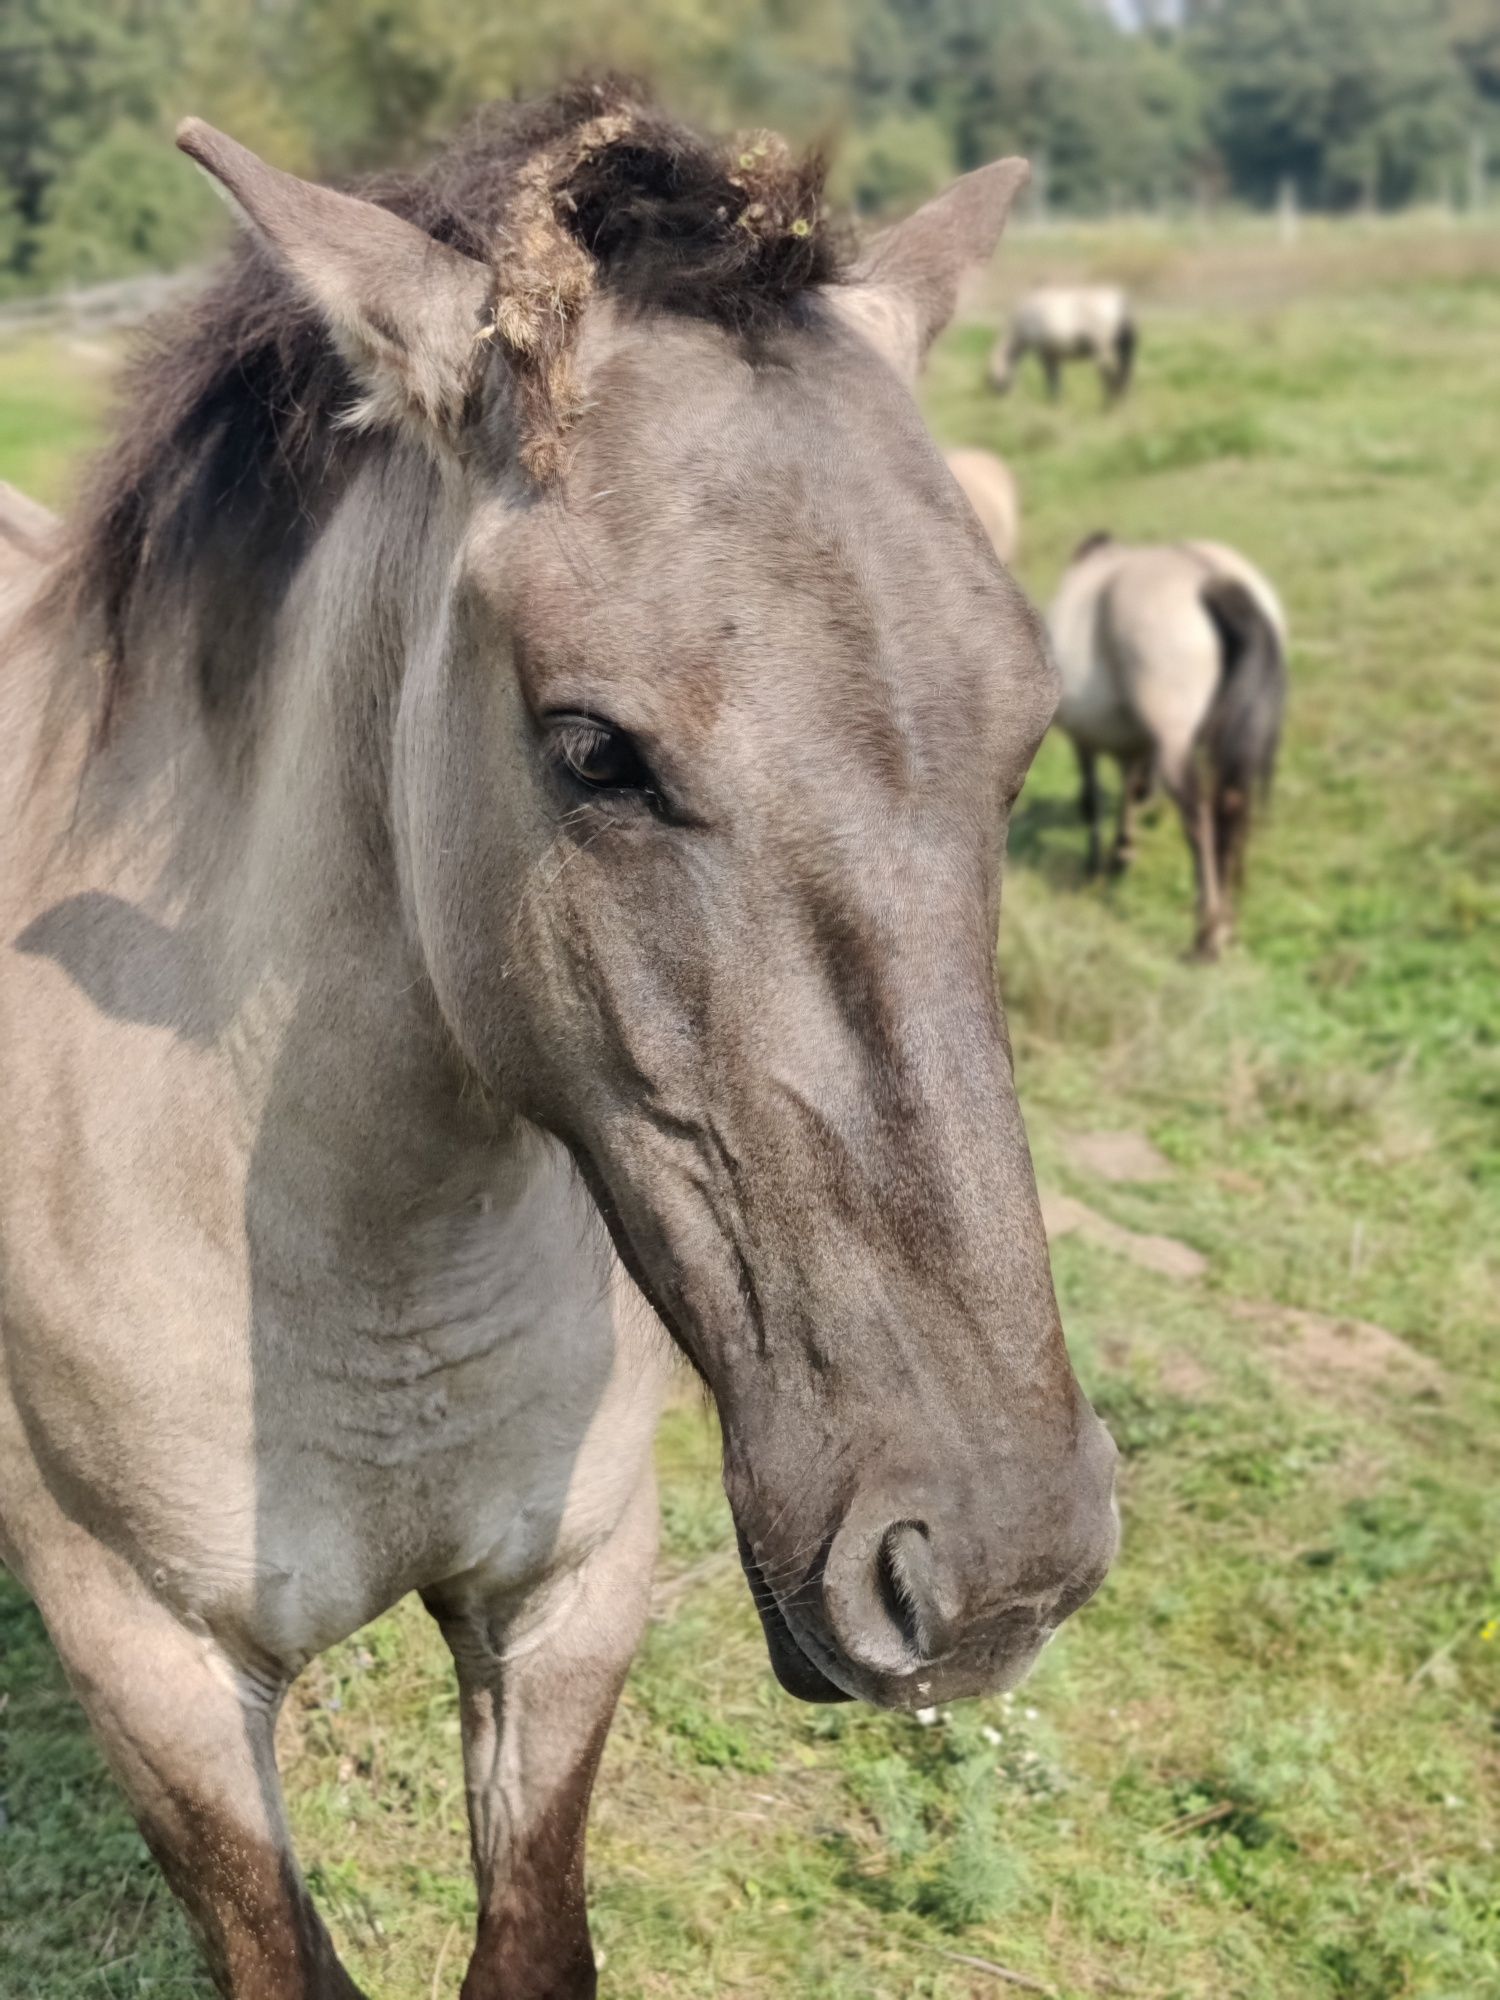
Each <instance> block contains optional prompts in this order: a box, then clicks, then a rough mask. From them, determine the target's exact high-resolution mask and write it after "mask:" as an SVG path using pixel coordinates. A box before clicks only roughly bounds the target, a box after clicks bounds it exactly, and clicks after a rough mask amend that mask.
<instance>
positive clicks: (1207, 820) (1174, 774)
mask: <svg viewBox="0 0 1500 2000" xmlns="http://www.w3.org/2000/svg"><path fill="white" fill-rule="evenodd" d="M1162 782H1163V783H1164V785H1165V786H1166V789H1167V791H1168V793H1169V794H1170V796H1171V799H1172V801H1173V803H1174V804H1175V806H1176V807H1177V810H1178V812H1179V814H1180V815H1181V817H1182V827H1183V831H1184V833H1185V834H1186V835H1187V841H1188V846H1189V848H1190V849H1191V850H1192V856H1193V873H1194V877H1195V879H1196V882H1197V892H1198V913H1197V917H1198V920H1197V935H1196V938H1195V941H1194V946H1193V956H1194V957H1195V958H1200V959H1203V960H1205V961H1212V960H1213V959H1216V958H1217V957H1218V956H1219V954H1220V952H1221V951H1222V950H1223V948H1224V946H1225V944H1226V943H1227V942H1228V940H1229V935H1230V929H1231V920H1230V913H1229V905H1228V902H1227V900H1226V898H1225V895H1224V889H1223V884H1222V882H1221V880H1220V877H1219V863H1218V851H1217V843H1216V841H1215V829H1214V801H1213V797H1212V795H1211V793H1210V791H1209V790H1208V788H1207V787H1206V786H1205V785H1204V784H1203V781H1202V777H1201V774H1200V772H1199V769H1198V764H1197V760H1196V759H1195V758H1194V757H1193V756H1192V755H1191V753H1188V754H1184V755H1182V756H1180V757H1174V758H1172V759H1170V760H1167V759H1164V760H1163V766H1162Z"/></svg>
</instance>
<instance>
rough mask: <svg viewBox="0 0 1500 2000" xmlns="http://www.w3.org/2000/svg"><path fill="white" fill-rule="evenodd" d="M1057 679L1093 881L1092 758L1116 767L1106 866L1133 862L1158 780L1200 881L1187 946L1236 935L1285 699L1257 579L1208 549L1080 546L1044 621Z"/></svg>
mask: <svg viewBox="0 0 1500 2000" xmlns="http://www.w3.org/2000/svg"><path fill="white" fill-rule="evenodd" d="M1050 624H1051V630H1052V644H1053V648H1054V651H1055V652H1056V655H1057V662H1058V665H1059V666H1060V667H1061V669H1062V677H1063V697H1062V702H1061V705H1060V706H1059V708H1058V712H1057V720H1058V724H1059V726H1060V727H1061V728H1063V729H1064V730H1066V732H1067V733H1068V735H1069V736H1070V737H1071V738H1072V739H1073V744H1074V747H1075V748H1076V750H1077V752H1078V762H1079V767H1080V770H1081V772H1082V776H1083V793H1082V808H1083V816H1084V821H1085V823H1086V825H1087V827H1088V837H1089V867H1090V869H1091V870H1092V871H1097V870H1098V868H1099V865H1100V850H1099V807H1100V799H1099V785H1098V776H1097V763H1098V759H1099V757H1100V755H1101V754H1103V755H1108V756H1112V757H1114V758H1115V759H1117V761H1118V763H1119V766H1120V778H1121V787H1120V818H1119V827H1118V830H1117V832H1116V836H1115V845H1114V865H1115V867H1116V868H1121V869H1123V868H1125V867H1127V866H1128V865H1129V862H1130V860H1131V857H1132V854H1133V852H1134V833H1133V827H1132V819H1133V813H1134V809H1135V806H1136V805H1137V804H1138V803H1139V802H1140V801H1141V800H1142V799H1144V798H1145V797H1146V796H1147V795H1148V794H1149V792H1150V790H1151V787H1152V784H1153V783H1154V782H1155V780H1156V779H1158V778H1159V779H1160V780H1161V782H1162V784H1163V785H1164V786H1165V788H1166V790H1167V792H1168V794H1169V795H1170V796H1171V798H1172V799H1173V801H1174V802H1175V804H1176V805H1177V808H1178V810H1179V811H1180V813H1181V815H1182V823H1183V826H1184V828H1185V829H1186V832H1187V837H1188V844H1189V846H1190V847H1191V848H1192V851H1193V863H1194V867H1195V869H1196V872H1197V881H1198V932H1197V950H1198V952H1199V954H1200V956H1202V957H1205V958H1214V957H1217V956H1218V953H1219V950H1220V948H1221V947H1222V945H1223V944H1224V943H1225V941H1226V940H1227V939H1228V937H1229V936H1230V934H1231V932H1232V930H1233V927H1234V912H1233V907H1232V901H1231V898H1232V895H1233V892H1235V891H1236V890H1238V889H1239V887H1240V886H1241V883H1242V880H1243V876H1244V861H1245V844H1246V841H1247V839H1248V837H1249V832H1250V818H1251V810H1252V806H1253V804H1254V801H1255V799H1256V797H1257V795H1264V794H1265V793H1266V792H1268V791H1269V789H1270V785H1271V778H1272V773H1273V771H1274V769H1275V764H1276V752H1277V747H1278V745H1279V742H1280V738H1281V724H1282V713H1283V710H1284V707H1285V703H1286V619H1285V616H1284V614H1283V612H1282V608H1281V604H1280V602H1279V600H1278V598H1277V596H1276V593H1275V591H1274V590H1273V589H1272V588H1271V586H1270V584H1269V583H1268V582H1267V581H1266V579H1265V577H1263V576H1262V575H1261V573H1260V572H1259V570H1257V569H1255V568H1254V567H1253V565H1252V564H1250V563H1248V562H1247V561H1246V560H1245V558H1244V557H1243V556H1241V555H1237V554H1236V553H1235V551H1234V550H1233V549H1228V548H1224V547H1223V546H1222V545H1221V544H1219V543H1217V542H1183V543H1181V544H1178V545H1176V546H1167V547H1134V548H1133V547H1130V546H1127V545H1126V544H1124V543H1120V542H1116V541H1112V540H1111V539H1110V538H1109V536H1107V535H1100V536H1096V537H1095V538H1094V539H1093V540H1091V541H1088V542H1085V543H1084V545H1083V547H1082V548H1081V549H1080V550H1079V552H1078V554H1077V555H1076V556H1075V557H1074V559H1073V563H1072V566H1071V567H1070V568H1069V570H1068V572H1067V574H1066V575H1065V577H1064V578H1063V582H1062V587H1061V589H1060V590H1059V592H1058V595H1057V598H1056V601H1055V602H1054V604H1053V606H1052V611H1051V614H1050Z"/></svg>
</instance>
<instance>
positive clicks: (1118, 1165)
mask: <svg viewBox="0 0 1500 2000" xmlns="http://www.w3.org/2000/svg"><path fill="white" fill-rule="evenodd" d="M1066 1150H1067V1155H1068V1161H1069V1164H1070V1165H1072V1166H1074V1167H1076V1168H1077V1169H1078V1171H1079V1172H1080V1173H1082V1174H1092V1175H1093V1176H1094V1178H1095V1179H1096V1180H1101V1181H1113V1182H1116V1183H1125V1184H1130V1185H1140V1184H1143V1183H1147V1182H1151V1181H1165V1180H1170V1179H1171V1177H1172V1162H1171V1161H1170V1160H1169V1159H1168V1158H1167V1156H1166V1154H1165V1153H1159V1152H1158V1151H1157V1149H1156V1148H1155V1146H1153V1145H1152V1143H1151V1141H1150V1140H1149V1139H1148V1138H1147V1137H1146V1135H1145V1133H1144V1132H1075V1133H1074V1134H1073V1135H1072V1137H1071V1138H1070V1139H1069V1140H1068V1141H1067V1146H1066Z"/></svg>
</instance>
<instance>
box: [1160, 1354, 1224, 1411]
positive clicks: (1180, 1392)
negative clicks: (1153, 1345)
mask: <svg viewBox="0 0 1500 2000" xmlns="http://www.w3.org/2000/svg"><path fill="white" fill-rule="evenodd" d="M1156 1379H1157V1381H1158V1382H1159V1383H1160V1384H1161V1386H1162V1388H1163V1389H1165V1390H1166V1392H1167V1394H1168V1395H1169V1396H1177V1397H1179V1398H1180V1399H1181V1400H1182V1401H1183V1402H1184V1403H1195V1402H1197V1401H1198V1400H1199V1399H1200V1398H1201V1397H1204V1396H1207V1395H1210V1394H1212V1392H1213V1390H1214V1388H1215V1386H1216V1385H1215V1382H1214V1378H1213V1375H1212V1374H1211V1373H1210V1371H1209V1370H1208V1369H1207V1368H1205V1367H1204V1365H1203V1363H1202V1362H1201V1361H1200V1360H1199V1359H1198V1357H1197V1355H1196V1354H1191V1353H1189V1351H1188V1350H1187V1348H1185V1347H1169V1348H1168V1349H1167V1350H1166V1352H1165V1353H1164V1354H1163V1355H1162V1357H1161V1359H1160V1361H1159V1362H1158V1363H1157V1369H1156Z"/></svg>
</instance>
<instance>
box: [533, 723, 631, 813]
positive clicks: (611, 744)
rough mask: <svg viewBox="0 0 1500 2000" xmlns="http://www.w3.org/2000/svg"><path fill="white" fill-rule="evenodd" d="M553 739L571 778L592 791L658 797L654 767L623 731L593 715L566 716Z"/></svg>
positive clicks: (556, 725)
mask: <svg viewBox="0 0 1500 2000" xmlns="http://www.w3.org/2000/svg"><path fill="white" fill-rule="evenodd" d="M552 735H553V742H554V744H555V746H556V752H557V755H558V757H559V759H560V760H561V762H562V765H563V768H564V769H565V770H566V771H567V773H568V775H569V777H571V778H575V779H576V780H577V781H578V783H579V784H580V785H587V786H588V788H589V790H590V791H594V792H644V793H647V794H648V795H650V796H653V797H654V796H655V792H656V784H655V780H654V779H653V778H652V776H651V771H650V767H649V766H648V765H647V763H646V760H645V758H644V757H642V755H641V753H640V751H639V750H637V749H636V747H635V744H634V743H633V742H632V741H631V739H630V738H629V737H628V736H627V735H626V734H625V732H624V730H623V729H612V728H611V727H610V726H609V724H608V723H607V722H599V721H596V720H595V718H594V717H593V716H590V715H562V716H558V717H556V718H555V719H554V721H553V724H552Z"/></svg>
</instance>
